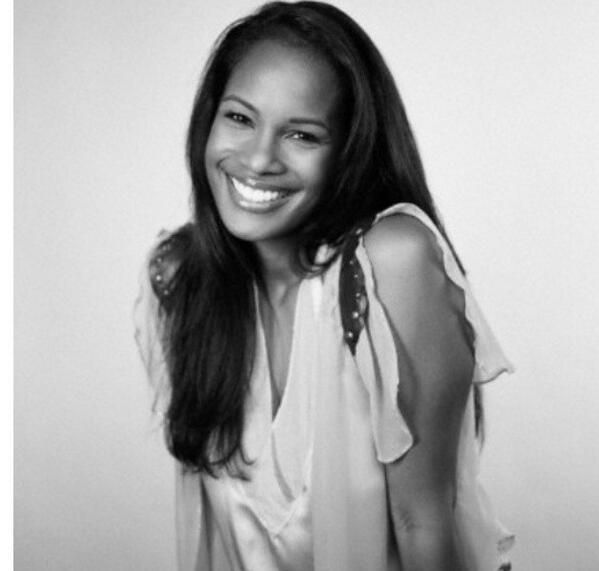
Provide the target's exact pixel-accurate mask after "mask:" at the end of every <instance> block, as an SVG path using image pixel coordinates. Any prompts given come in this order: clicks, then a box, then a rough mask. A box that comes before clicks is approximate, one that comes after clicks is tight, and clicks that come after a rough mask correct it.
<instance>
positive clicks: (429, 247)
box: [365, 215, 474, 571]
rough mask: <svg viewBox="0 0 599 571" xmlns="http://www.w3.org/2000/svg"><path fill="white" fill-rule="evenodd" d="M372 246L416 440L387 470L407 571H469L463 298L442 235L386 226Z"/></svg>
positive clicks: (468, 355)
mask: <svg viewBox="0 0 599 571" xmlns="http://www.w3.org/2000/svg"><path fill="white" fill-rule="evenodd" d="M365 245H366V249H367V251H368V254H369V257H370V259H371V261H372V266H373V270H374V275H375V281H376V284H377V294H378V296H379V298H380V300H381V302H382V304H383V306H384V308H385V310H386V313H387V316H388V317H389V320H390V323H391V328H392V330H393V335H394V339H395V345H396V349H397V354H398V359H399V371H400V389H399V395H398V399H399V406H400V408H401V411H402V414H403V415H404V418H405V419H406V422H407V423H408V425H409V427H410V429H411V431H412V434H413V436H414V441H415V443H414V446H413V447H412V448H411V449H410V450H409V452H408V453H407V454H406V455H405V456H404V457H402V458H401V459H399V460H397V461H396V462H394V463H392V464H388V465H386V477H387V490H388V501H389V505H390V511H391V514H392V520H393V527H394V531H395V537H396V539H397V543H398V547H399V552H400V557H401V561H402V565H403V567H402V568H403V569H405V570H406V571H450V570H451V571H458V570H459V571H463V570H464V567H463V565H462V564H461V558H460V543H459V538H458V537H457V533H456V528H455V520H454V501H455V494H456V481H455V480H456V464H457V452H458V443H459V435H460V429H461V424H462V418H463V415H464V410H465V407H466V402H467V399H468V394H469V391H470V387H471V380H472V372H473V366H474V362H473V356H472V351H471V344H470V341H469V335H470V333H469V329H468V326H467V324H466V322H465V318H464V315H463V305H464V300H463V296H462V293H461V290H459V288H457V287H456V286H455V285H454V284H452V283H451V282H450V281H449V279H448V277H447V276H446V274H445V271H444V268H443V261H442V257H441V256H442V254H441V252H440V250H439V249H438V247H437V245H436V243H435V238H434V236H433V235H432V233H431V232H430V231H429V230H427V229H426V228H425V227H424V226H423V225H422V224H421V223H420V222H418V221H417V220H415V219H413V218H411V217H408V216H402V215H399V216H391V217H389V218H386V219H384V220H382V221H381V222H379V223H378V224H377V225H376V226H375V227H374V228H373V229H371V230H370V231H369V232H368V233H367V235H366V237H365Z"/></svg>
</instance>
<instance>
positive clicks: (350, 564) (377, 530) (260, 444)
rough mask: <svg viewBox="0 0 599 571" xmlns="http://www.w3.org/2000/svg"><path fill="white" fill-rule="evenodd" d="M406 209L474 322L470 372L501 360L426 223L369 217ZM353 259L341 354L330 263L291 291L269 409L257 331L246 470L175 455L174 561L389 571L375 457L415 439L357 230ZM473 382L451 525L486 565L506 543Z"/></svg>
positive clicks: (151, 366)
mask: <svg viewBox="0 0 599 571" xmlns="http://www.w3.org/2000/svg"><path fill="white" fill-rule="evenodd" d="M394 214H404V215H409V216H413V217H414V218H416V219H418V220H420V221H421V222H422V223H423V224H424V225H425V226H426V227H427V228H428V229H429V230H430V231H431V232H432V233H433V235H434V237H435V238H436V240H437V243H438V246H439V248H440V250H441V252H442V254H443V264H444V267H445V271H446V273H447V275H448V277H449V278H450V280H451V281H452V282H453V283H454V284H455V285H456V286H458V287H459V288H460V289H461V290H462V291H463V294H464V302H465V303H464V307H465V316H466V319H467V320H468V322H469V324H470V326H471V328H472V331H473V332H474V347H473V351H474V357H475V370H474V375H473V379H472V382H473V384H474V383H485V382H488V381H491V380H493V379H495V378H496V377H497V376H498V375H500V374H501V373H503V372H511V371H512V367H511V365H510V363H509V362H508V360H507V359H506V357H505V356H504V354H503V352H502V350H501V348H500V347H499V345H498V343H497V341H496V340H495V337H494V336H493V334H492V332H491V330H490V329H489V327H488V325H487V323H486V321H485V319H484V317H483V315H482V313H481V311H480V309H479V307H478V305H477V303H476V301H475V300H474V298H473V296H472V292H471V289H470V286H469V284H468V283H467V281H466V279H465V277H464V276H463V274H462V272H461V271H460V269H459V267H458V265H457V262H456V260H455V258H454V256H453V254H452V252H451V250H450V248H449V246H448V245H447V243H446V241H445V240H444V238H443V237H442V236H441V234H440V233H439V231H438V230H437V228H436V227H435V226H434V224H433V223H432V221H431V220H430V219H429V218H428V217H427V216H426V214H424V213H423V212H422V211H421V210H420V209H419V208H417V207H416V206H414V205H412V204H407V203H402V204H398V205H396V206H393V207H391V208H389V209H387V210H386V211H385V212H383V213H381V214H380V215H379V216H378V217H377V219H376V220H375V223H376V221H378V220H380V219H381V218H383V217H385V216H389V215H394ZM356 256H357V258H358V260H359V262H360V264H361V266H362V270H363V272H364V277H365V287H366V291H367V295H368V302H369V311H368V317H367V321H366V326H365V329H364V331H363V332H362V334H361V336H360V338H359V341H358V344H357V346H356V354H355V356H353V355H352V354H351V352H350V351H349V350H348V348H347V346H346V344H345V342H344V340H343V329H342V325H341V317H340V313H339V290H338V287H339V270H340V260H339V259H338V260H337V261H336V262H335V263H334V264H333V265H332V266H331V267H330V268H329V269H328V270H327V271H326V272H325V273H324V274H323V275H321V276H317V277H310V278H306V279H305V280H304V281H303V282H302V283H301V285H300V289H299V291H298V296H297V302H296V308H295V320H294V326H293V340H292V347H291V355H290V364H289V370H288V373H287V382H286V384H285V391H284V393H283V397H282V400H281V403H280V406H279V408H278V410H277V412H276V415H275V416H274V419H273V410H272V396H271V382H270V377H269V367H268V357H267V350H266V343H265V337H264V331H263V328H262V324H261V322H260V319H259V316H258V318H257V320H256V321H257V323H256V327H257V335H256V344H257V346H256V352H255V362H254V366H253V373H252V377H251V384H250V394H249V397H248V400H247V404H246V407H247V408H246V418H245V426H244V438H243V447H244V451H245V453H246V456H247V457H248V458H249V459H251V460H252V463H251V464H249V465H247V466H244V468H243V469H244V471H245V478H240V477H237V476H234V475H230V474H228V473H227V472H225V471H223V472H222V473H221V474H220V476H219V477H218V478H213V477H211V476H208V475H197V474H191V473H188V472H184V471H183V470H182V469H181V467H180V466H179V465H177V497H176V513H177V539H178V558H179V569H180V570H181V571H199V570H202V571H238V570H239V571H241V570H247V571H335V570H341V569H343V570H344V571H391V570H399V569H401V567H400V564H399V558H398V554H397V546H396V542H395V539H394V536H393V529H392V525H391V520H390V517H389V508H388V506H387V501H386V490H385V474H384V464H385V463H388V462H393V461H394V460H397V459H398V458H400V457H401V456H403V455H404V454H406V453H407V452H408V451H409V449H410V447H411V446H412V443H413V440H412V435H411V434H410V430H409V428H408V426H407V425H406V423H405V421H404V419H403V417H402V415H401V412H400V410H399V409H398V407H397V404H396V403H397V401H396V395H397V391H398V386H399V383H400V382H401V380H400V378H399V367H398V357H397V353H396V350H395V345H394V340H393V336H392V333H391V329H390V326H389V322H388V319H387V317H386V314H385V311H384V309H383V307H382V305H381V303H380V301H379V299H378V297H377V292H376V283H375V281H374V275H373V272H372V267H371V265H370V261H369V259H368V256H367V253H366V249H365V247H364V243H363V240H362V239H360V242H359V244H358V247H357V250H356ZM157 307H158V301H157V299H156V297H155V295H154V294H153V292H152V288H151V285H150V283H149V279H148V272H147V266H146V268H144V272H143V274H142V291H141V294H140V297H139V298H138V300H137V304H136V312H135V320H136V338H137V341H138V344H139V346H140V350H141V353H142V357H143V359H144V362H145V364H146V367H147V370H148V374H149V378H150V381H151V384H152V386H153V388H154V390H155V395H156V396H155V402H154V410H155V411H156V412H164V411H165V410H166V407H167V406H168V398H169V383H168V375H167V370H166V366H165V364H164V358H163V354H162V349H161V347H160V326H159V323H158V321H157V319H156V315H157ZM478 452H479V445H478V443H477V440H476V437H475V431H474V408H473V396H472V391H471V394H470V398H469V400H468V405H467V410H466V414H465V415H464V421H463V424H462V432H461V438H460V448H459V455H458V490H457V502H456V508H455V518H456V523H457V526H458V529H459V532H460V534H461V538H462V544H463V545H464V546H465V550H466V553H465V558H466V562H467V565H468V567H467V568H468V569H469V570H472V571H483V570H484V571H486V570H489V571H496V570H498V569H499V568H500V566H501V564H502V563H505V561H506V558H505V554H506V552H507V550H508V549H509V548H510V547H511V545H512V543H513V536H512V535H511V534H509V533H508V532H507V531H506V530H505V529H504V528H503V527H502V526H501V524H500V523H499V522H498V521H497V520H496V518H495V516H494V514H493V511H492V508H491V506H490V504H489V501H488V499H487V497H486V495H485V494H484V491H483V490H482V488H481V487H480V485H479V483H478V481H477V475H478Z"/></svg>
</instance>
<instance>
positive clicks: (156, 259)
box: [147, 224, 191, 301]
mask: <svg viewBox="0 0 599 571" xmlns="http://www.w3.org/2000/svg"><path fill="white" fill-rule="evenodd" d="M190 233H191V228H190V224H185V225H183V226H181V227H180V228H177V229H176V230H172V231H169V230H161V231H160V232H159V233H158V236H157V238H156V240H155V242H154V244H153V245H152V247H151V248H150V252H149V255H148V261H147V271H148V276H149V279H150V283H151V284H152V290H153V291H154V293H155V294H156V296H157V297H158V298H159V299H160V300H161V301H164V300H166V299H168V298H169V296H170V294H171V293H172V289H173V283H174V279H175V277H176V274H177V271H178V269H179V267H180V266H181V263H182V261H183V258H184V255H185V252H186V251H187V248H188V244H189V241H190Z"/></svg>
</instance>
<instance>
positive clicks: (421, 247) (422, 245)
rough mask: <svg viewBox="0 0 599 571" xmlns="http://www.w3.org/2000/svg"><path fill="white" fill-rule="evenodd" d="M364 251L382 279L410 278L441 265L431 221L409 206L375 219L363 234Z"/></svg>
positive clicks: (390, 211)
mask: <svg viewBox="0 0 599 571" xmlns="http://www.w3.org/2000/svg"><path fill="white" fill-rule="evenodd" d="M364 247H365V249H366V252H367V254H368V258H369V260H370V262H371V264H372V266H373V269H374V271H375V273H376V274H379V275H381V276H383V277H384V276H386V275H389V276H390V277H391V278H397V277H400V275H403V274H409V275H414V272H418V273H421V272H426V271H431V270H432V269H438V268H440V267H441V266H442V264H443V258H442V253H441V250H440V244H439V236H438V234H437V233H436V232H434V225H433V223H432V221H431V220H430V218H429V217H428V216H427V215H426V214H425V213H424V212H423V211H422V210H420V209H418V208H417V207H415V206H413V205H405V206H404V205H398V207H396V208H393V209H389V210H387V211H385V212H384V213H383V214H382V215H379V216H377V218H376V219H375V222H374V223H373V225H372V226H371V227H370V228H369V229H368V230H367V231H366V232H365V234H364ZM398 274H399V275H398Z"/></svg>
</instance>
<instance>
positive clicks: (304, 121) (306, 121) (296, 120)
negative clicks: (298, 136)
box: [288, 117, 330, 132]
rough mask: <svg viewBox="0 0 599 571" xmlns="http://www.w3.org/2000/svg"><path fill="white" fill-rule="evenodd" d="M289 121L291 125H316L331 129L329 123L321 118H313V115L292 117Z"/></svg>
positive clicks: (326, 129) (327, 129)
mask: <svg viewBox="0 0 599 571" xmlns="http://www.w3.org/2000/svg"><path fill="white" fill-rule="evenodd" d="M288 122H289V124H290V125H314V126H315V127H320V128H321V129H324V130H325V131H327V132H329V131H330V128H329V126H328V125H327V123H325V122H324V121H322V120H320V119H313V118H311V117H292V118H291V119H289V121H288Z"/></svg>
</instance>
